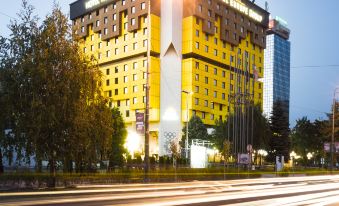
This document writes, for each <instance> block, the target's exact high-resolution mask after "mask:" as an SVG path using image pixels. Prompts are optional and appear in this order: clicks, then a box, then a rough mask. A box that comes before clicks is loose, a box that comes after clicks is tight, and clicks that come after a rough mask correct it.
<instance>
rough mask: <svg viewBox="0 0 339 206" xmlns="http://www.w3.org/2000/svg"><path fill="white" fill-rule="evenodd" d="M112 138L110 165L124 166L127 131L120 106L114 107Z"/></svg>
mask: <svg viewBox="0 0 339 206" xmlns="http://www.w3.org/2000/svg"><path fill="white" fill-rule="evenodd" d="M112 119H113V122H112V128H113V133H112V140H111V149H110V150H109V165H110V168H112V167H114V166H122V165H123V163H124V157H123V154H124V153H126V149H125V148H124V144H125V142H126V136H127V131H126V127H125V123H124V120H123V117H122V115H121V113H120V111H119V109H118V108H116V107H115V108H113V109H112Z"/></svg>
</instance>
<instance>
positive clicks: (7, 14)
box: [0, 11, 18, 20]
mask: <svg viewBox="0 0 339 206" xmlns="http://www.w3.org/2000/svg"><path fill="white" fill-rule="evenodd" d="M0 14H1V15H3V16H7V17H8V18H10V19H15V20H18V19H17V18H15V17H12V16H10V15H8V14H5V13H3V12H1V11H0Z"/></svg>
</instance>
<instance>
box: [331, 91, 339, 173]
mask: <svg viewBox="0 0 339 206" xmlns="http://www.w3.org/2000/svg"><path fill="white" fill-rule="evenodd" d="M337 93H339V87H337V88H335V89H334V93H333V111H332V113H333V114H332V115H333V116H332V138H331V171H333V162H334V127H335V112H336V110H337V107H336V103H337V101H336V99H335V95H336V94H337Z"/></svg>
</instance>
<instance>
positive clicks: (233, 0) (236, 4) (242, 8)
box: [223, 0, 263, 22]
mask: <svg viewBox="0 0 339 206" xmlns="http://www.w3.org/2000/svg"><path fill="white" fill-rule="evenodd" d="M223 1H224V2H225V3H226V4H228V5H230V6H231V7H232V8H234V9H236V10H238V11H239V12H241V13H243V14H245V15H247V16H249V17H250V18H252V19H254V20H256V21H258V22H262V20H263V17H262V16H261V15H260V14H259V13H257V12H256V11H254V10H252V9H250V8H248V7H247V6H246V5H245V4H243V3H242V2H240V1H237V0H223Z"/></svg>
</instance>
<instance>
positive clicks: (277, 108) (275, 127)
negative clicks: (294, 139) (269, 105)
mask: <svg viewBox="0 0 339 206" xmlns="http://www.w3.org/2000/svg"><path fill="white" fill-rule="evenodd" d="M270 128H271V131H272V136H271V139H270V142H269V144H270V156H271V160H273V159H274V158H275V156H281V155H282V156H284V157H285V160H288V159H289V154H290V145H291V142H290V136H289V134H290V129H289V119H288V110H286V105H285V103H284V102H283V101H280V100H278V101H276V102H274V103H273V110H272V114H271V119H270Z"/></svg>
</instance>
